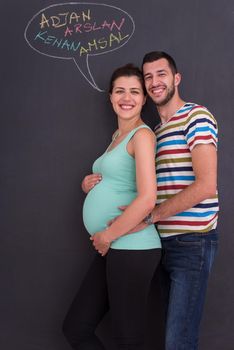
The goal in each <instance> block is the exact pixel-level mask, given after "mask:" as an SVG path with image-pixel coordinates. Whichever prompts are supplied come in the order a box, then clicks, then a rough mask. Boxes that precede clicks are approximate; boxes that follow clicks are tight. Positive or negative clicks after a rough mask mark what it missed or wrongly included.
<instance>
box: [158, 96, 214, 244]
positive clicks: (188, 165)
mask: <svg viewBox="0 0 234 350" xmlns="http://www.w3.org/2000/svg"><path fill="white" fill-rule="evenodd" d="M155 134H156V137H157V150H156V152H157V153H156V172H157V183H158V195H157V204H161V203H162V202H164V201H165V200H167V199H170V198H172V197H173V196H174V195H175V194H177V193H178V192H180V191H182V190H183V189H185V188H186V187H187V186H189V185H190V184H192V183H193V182H194V181H195V174H194V171H193V167H192V158H191V151H192V149H193V148H194V147H195V146H196V145H197V144H210V143H211V144H214V145H215V147H217V123H216V120H215V119H214V117H213V116H212V114H211V113H210V112H209V111H208V110H207V109H206V108H205V107H203V106H199V105H197V104H194V103H186V104H185V105H184V106H183V107H182V108H181V109H180V110H179V111H177V112H176V114H175V115H174V116H173V117H172V118H171V119H170V120H169V121H168V122H167V123H165V124H159V125H158V126H157V127H156V128H155ZM218 210H219V205H218V195H216V196H215V197H213V198H210V199H206V200H204V201H203V202H201V203H199V204H197V205H195V206H194V207H193V208H191V209H189V210H186V211H184V212H183V213H178V214H176V215H175V216H173V217H169V218H167V219H166V220H163V221H160V222H159V223H158V224H157V228H158V231H159V233H160V235H161V236H162V237H167V236H170V235H178V234H183V233H189V232H193V231H196V232H207V231H209V230H211V229H213V228H215V227H216V225H217V217H218Z"/></svg>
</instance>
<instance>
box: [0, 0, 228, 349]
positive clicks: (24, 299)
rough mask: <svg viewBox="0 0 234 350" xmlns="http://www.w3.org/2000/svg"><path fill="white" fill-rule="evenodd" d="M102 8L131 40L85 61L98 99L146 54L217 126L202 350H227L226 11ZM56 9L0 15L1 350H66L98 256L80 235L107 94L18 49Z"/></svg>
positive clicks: (148, 113) (16, 9)
mask: <svg viewBox="0 0 234 350" xmlns="http://www.w3.org/2000/svg"><path fill="white" fill-rule="evenodd" d="M64 2H66V1H65V0H64ZM95 3H96V4H98V3H99V4H101V3H102V1H95ZM106 3H107V4H108V5H113V6H117V7H119V8H121V9H122V10H124V11H126V12H127V13H129V14H130V15H131V16H132V18H133V20H134V23H135V31H134V33H133V35H132V37H131V38H130V40H129V41H128V42H127V43H126V44H125V45H124V46H122V47H121V48H119V50H116V51H111V52H106V53H105V54H104V55H98V56H94V57H90V59H89V65H90V70H91V72H92V76H93V77H94V80H95V82H96V84H97V85H98V86H99V87H100V88H101V89H104V90H105V89H106V88H107V85H108V79H109V76H110V74H111V72H112V71H113V69H114V68H116V67H117V66H119V65H122V64H125V63H127V62H134V63H136V64H140V63H141V59H142V57H143V55H144V53H145V52H148V51H152V50H158V49H159V50H165V51H167V52H168V53H170V54H171V55H172V56H174V58H175V59H176V61H177V63H178V67H179V70H180V71H181V73H182V75H183V81H182V84H181V94H182V97H183V98H184V99H185V100H186V101H194V102H197V103H199V104H204V105H205V106H207V107H208V108H209V109H210V111H211V112H212V113H213V114H214V115H215V117H216V119H217V121H218V123H219V135H220V137H219V140H220V145H219V190H220V204H221V211H220V221H219V231H220V249H219V255H218V257H217V259H216V262H215V265H214V269H213V274H212V277H211V279H210V284H209V290H208V297H207V303H206V307H205V315H204V318H203V322H202V330H201V347H200V349H201V350H210V349H212V350H220V349H225V350H233V348H234V345H233V344H234V332H233V324H234V303H233V302H232V301H233V294H234V282H233V279H232V278H231V276H232V268H233V266H232V263H233V244H234V237H233V234H232V233H233V232H232V226H233V209H234V202H233V198H234V196H233V181H231V179H233V177H234V174H233V173H234V166H233V162H232V154H233V140H232V133H233V128H234V119H233V110H234V99H233V96H232V95H233V78H234V74H233V73H234V65H233V54H234V47H233V42H234V41H233V39H234V38H233V36H234V35H233V33H234V16H233V14H234V3H233V1H232V0H223V1H219V0H212V1H211V0H206V1H201V0H194V1H191V0H178V1H169V0H163V1H159V0H152V1H151V0H150V1H140V2H139V3H138V2H136V1H132V0H130V1H126V0H125V1H123V0H120V1H106ZM52 4H56V1H49V0H48V1H42V0H36V1H26V0H21V1H18V0H12V1H11V2H8V1H1V4H0V10H1V21H0V26H1V68H0V69H1V71H0V74H1V76H0V84H1V94H0V98H1V117H0V123H1V127H0V133H1V136H0V142H1V147H0V154H1V155H0V168H1V172H0V183H1V195H0V203H1V220H0V225H1V231H0V232H1V236H0V272H1V274H0V276H1V301H0V345H1V349H3V350H13V349H19V350H21V349H22V350H65V349H69V346H68V345H67V344H66V342H65V340H64V339H63V337H62V334H61V324H62V320H63V317H64V315H65V313H66V311H67V308H68V306H69V305H70V302H71V301H72V298H73V297H74V295H75V293H76V291H77V289H78V288H79V285H80V283H81V281H82V278H83V276H84V274H85V272H86V270H87V268H88V265H89V263H90V261H91V259H92V256H93V254H94V252H93V249H92V247H91V246H90V242H89V239H88V234H87V233H86V232H85V230H84V228H83V225H82V218H81V211H82V202H83V199H84V195H83V194H82V192H81V189H80V182H81V180H82V178H83V177H84V175H85V174H87V173H90V171H91V165H92V162H93V160H94V159H95V158H96V157H97V156H98V155H99V154H100V153H101V152H102V151H103V149H104V148H105V147H106V145H107V144H108V142H109V140H110V135H111V133H112V132H113V131H114V129H115V128H116V120H115V116H114V115H113V113H112V111H111V107H110V105H109V103H108V96H107V93H106V92H99V91H98V90H97V89H95V88H93V87H92V86H91V85H90V84H89V83H88V82H87V80H85V79H84V77H83V76H82V74H81V73H80V71H79V69H78V68H77V66H76V65H75V63H74V62H73V61H71V60H62V59H55V58H51V57H47V56H43V55H41V54H39V53H38V52H36V51H34V50H32V48H31V47H30V46H29V45H28V43H27V42H26V40H25V38H24V30H25V28H26V26H27V23H28V22H29V20H30V19H31V18H32V17H33V15H35V14H36V13H37V12H38V11H40V10H41V9H43V8H45V7H47V6H49V5H52ZM110 11H111V10H110ZM144 117H145V120H146V122H147V123H149V125H151V126H153V125H154V124H155V123H156V119H157V115H156V111H155V110H154V107H153V106H152V104H151V103H148V106H147V107H146V109H145V111H144ZM158 283H159V281H158V274H156V277H155V281H154V282H153V287H152V292H151V296H150V306H149V327H148V347H149V349H151V348H153V349H163V345H162V344H163V340H162V339H163V325H162V320H161V317H162V306H161V300H160V292H159V287H158ZM107 318H108V316H107ZM108 324H109V323H108V319H105V320H104V322H103V323H102V324H101V326H100V328H99V334H100V336H101V337H102V338H103V340H104V342H106V344H108V349H109V350H112V349H114V346H113V345H111V340H110V335H109V326H108Z"/></svg>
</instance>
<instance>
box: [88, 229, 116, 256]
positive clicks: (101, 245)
mask: <svg viewBox="0 0 234 350" xmlns="http://www.w3.org/2000/svg"><path fill="white" fill-rule="evenodd" d="M90 240H91V241H93V246H94V248H95V249H96V250H97V251H98V253H100V254H101V255H102V256H104V255H106V254H107V252H108V250H109V248H110V245H111V240H110V237H108V232H107V231H106V230H104V231H99V232H96V233H95V234H94V235H93V236H91V237H90Z"/></svg>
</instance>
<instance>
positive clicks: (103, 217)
mask: <svg viewBox="0 0 234 350" xmlns="http://www.w3.org/2000/svg"><path fill="white" fill-rule="evenodd" d="M135 197H136V193H135V192H129V193H128V192H118V191H114V190H113V189H111V187H110V186H108V185H106V184H105V182H104V181H103V180H102V182H100V183H99V184H98V185H96V186H95V187H94V188H93V189H92V190H91V191H90V192H89V193H88V194H87V196H86V199H85V201H84V205H83V221H84V225H85V228H86V230H87V231H88V232H89V233H90V234H91V235H93V234H94V233H96V232H98V231H102V230H104V229H105V228H106V225H107V223H108V221H110V220H111V219H113V218H115V217H116V216H118V215H120V214H121V211H120V210H119V209H118V207H119V206H120V205H128V204H130V203H131V202H132V200H133V199H134V198H135Z"/></svg>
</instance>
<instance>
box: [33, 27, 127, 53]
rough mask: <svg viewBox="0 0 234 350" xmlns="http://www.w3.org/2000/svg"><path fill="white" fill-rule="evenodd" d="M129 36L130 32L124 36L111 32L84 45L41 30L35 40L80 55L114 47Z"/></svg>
mask: <svg viewBox="0 0 234 350" xmlns="http://www.w3.org/2000/svg"><path fill="white" fill-rule="evenodd" d="M127 37H129V34H127V35H125V36H122V34H121V33H120V32H118V33H117V34H116V35H114V34H113V33H111V34H110V35H109V36H108V37H102V38H99V39H97V40H96V39H93V40H92V41H90V42H88V43H87V45H86V46H84V45H82V43H81V42H75V41H69V40H67V39H65V40H64V39H58V38H56V37H55V36H53V35H48V34H47V31H44V32H39V33H38V34H37V35H36V36H35V38H34V40H35V41H41V42H43V43H44V44H46V45H51V46H53V47H57V48H60V49H62V50H66V51H73V52H76V51H78V52H79V55H80V56H82V55H84V54H86V55H87V54H91V53H93V52H94V51H97V50H99V49H100V50H104V49H106V48H107V47H109V48H112V47H113V45H114V44H117V45H119V44H120V43H121V42H122V41H123V40H125V39H126V38H127Z"/></svg>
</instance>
